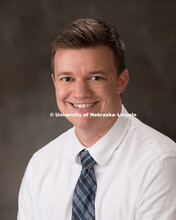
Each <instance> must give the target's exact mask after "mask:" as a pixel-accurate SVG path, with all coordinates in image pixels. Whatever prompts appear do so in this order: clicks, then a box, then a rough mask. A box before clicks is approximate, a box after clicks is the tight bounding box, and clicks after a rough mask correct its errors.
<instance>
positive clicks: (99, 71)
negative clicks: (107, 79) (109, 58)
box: [89, 70, 107, 75]
mask: <svg viewBox="0 0 176 220" xmlns="http://www.w3.org/2000/svg"><path fill="white" fill-rule="evenodd" d="M89 74H90V75H95V74H101V75H107V74H106V73H105V72H103V71H102V70H95V71H91V72H90V73H89Z"/></svg>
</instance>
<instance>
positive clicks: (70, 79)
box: [61, 77, 72, 82]
mask: <svg viewBox="0 0 176 220" xmlns="http://www.w3.org/2000/svg"><path fill="white" fill-rule="evenodd" d="M61 81H64V82H69V81H72V78H71V77H63V78H61Z"/></svg>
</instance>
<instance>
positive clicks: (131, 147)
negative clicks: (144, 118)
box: [123, 118, 176, 170]
mask: <svg viewBox="0 0 176 220" xmlns="http://www.w3.org/2000/svg"><path fill="white" fill-rule="evenodd" d="M123 143H124V145H123V147H124V149H125V151H124V152H126V154H128V155H129V156H130V157H129V158H131V159H130V164H131V166H135V169H136V168H137V170H139V167H140V169H141V170H143V169H146V170H147V169H153V168H154V167H157V166H161V165H162V164H163V163H164V162H167V163H168V162H169V161H170V160H174V161H175V160H176V143H175V142H174V141H173V140H171V139H170V138H169V137H167V136H165V135H164V134H162V133H160V132H158V131H156V130H155V129H153V128H151V127H150V126H148V125H146V124H144V123H142V122H141V121H140V120H138V119H137V118H131V125H130V128H129V130H128V133H127V135H126V138H125V139H124V142H123ZM134 161H135V163H134Z"/></svg>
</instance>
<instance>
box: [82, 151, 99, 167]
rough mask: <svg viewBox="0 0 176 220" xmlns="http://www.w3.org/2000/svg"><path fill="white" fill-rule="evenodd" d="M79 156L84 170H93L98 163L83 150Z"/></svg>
mask: <svg viewBox="0 0 176 220" xmlns="http://www.w3.org/2000/svg"><path fill="white" fill-rule="evenodd" d="M79 156H80V159H81V164H82V168H83V169H91V168H92V167H93V166H94V165H95V163H96V162H95V160H94V159H93V158H92V157H91V155H90V154H89V152H88V151H87V150H82V151H81V152H80V153H79Z"/></svg>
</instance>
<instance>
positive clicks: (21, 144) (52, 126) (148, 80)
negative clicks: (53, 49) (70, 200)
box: [0, 0, 176, 220]
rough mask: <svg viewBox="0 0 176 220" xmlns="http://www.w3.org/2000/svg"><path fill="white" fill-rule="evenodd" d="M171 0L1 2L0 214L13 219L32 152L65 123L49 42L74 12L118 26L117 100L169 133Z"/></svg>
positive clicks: (174, 34) (175, 21)
mask: <svg viewBox="0 0 176 220" xmlns="http://www.w3.org/2000/svg"><path fill="white" fill-rule="evenodd" d="M175 6H176V4H175V2H174V1H173V0H160V1H159V0H155V1H153V0H147V1H139V0H134V1H130V0H127V1H124V0H120V1H118V0H116V1H115V0H114V1H113V0H109V1H107V0H102V1H100V0H97V1H96V0H89V1H83V0H77V1H71V0H70V1H63V0H25V1H24V0H19V1H18V0H16V1H15V0H14V1H10V0H1V1H0V27H1V34H0V56H1V57H0V180H1V182H0V198H1V200H0V219H2V220H12V219H16V214H17V196H18V190H19V187H20V183H21V179H22V176H23V173H24V170H25V168H26V166H27V163H28V161H29V159H30V158H31V156H32V154H33V153H34V152H35V151H37V150H38V149H40V148H41V147H42V146H44V145H45V144H47V143H48V142H50V141H51V140H52V139H54V138H56V137H57V136H58V135H60V134H61V133H62V132H63V131H65V130H67V129H68V128H69V127H71V125H70V124H69V123H68V122H67V121H66V120H65V119H64V118H56V117H50V113H51V112H58V110H57V106H56V103H55V95H54V87H53V85H52V80H51V77H50V42H51V40H52V39H53V37H54V36H55V35H56V33H57V32H58V30H59V28H60V27H62V26H63V25H65V24H67V23H69V22H70V21H72V20H75V19H76V18H80V17H93V18H99V19H102V20H105V21H107V22H108V23H110V24H112V25H114V26H116V27H118V29H119V30H120V33H121V36H122V38H123V40H124V41H125V43H126V63H127V67H128V70H129V72H130V83H129V86H128V88H127V89H126V91H125V93H124V95H123V102H124V104H125V106H126V108H127V109H128V111H129V112H130V113H132V112H133V113H136V114H137V116H138V118H139V119H141V120H142V121H144V122H145V123H146V124H148V125H150V126H152V127H154V128H155V129H157V130H159V131H161V132H162V133H164V134H166V135H167V136H169V137H170V138H172V139H174V140H176V136H175V130H176V125H175V113H176V103H175V98H176V97H175V96H176V85H175V82H176V74H175V61H176V56H175V55H176V52H175V51H176V50H175V45H176V28H175V27H176V16H175V9H176V7H175Z"/></svg>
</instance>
